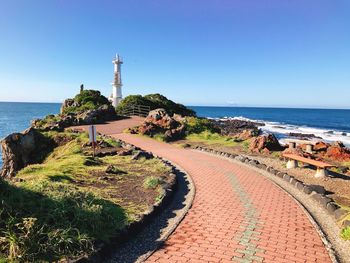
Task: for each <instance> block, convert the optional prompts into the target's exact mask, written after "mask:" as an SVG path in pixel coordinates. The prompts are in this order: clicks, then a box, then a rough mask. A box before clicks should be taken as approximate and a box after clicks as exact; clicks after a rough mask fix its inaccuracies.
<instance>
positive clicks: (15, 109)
mask: <svg viewBox="0 0 350 263" xmlns="http://www.w3.org/2000/svg"><path fill="white" fill-rule="evenodd" d="M60 106H61V105H60V104H59V103H20V102H0V139H1V138H4V137H5V136H7V135H8V134H10V133H13V132H20V131H23V130H25V129H26V128H28V127H29V126H30V123H31V121H32V120H33V119H37V118H42V117H44V116H46V115H48V114H56V113H58V112H59V109H60ZM190 108H192V109H194V110H195V111H196V112H197V115H198V116H201V117H209V118H220V119H222V118H226V119H227V118H234V119H244V120H252V121H259V122H263V123H264V124H265V126H263V127H261V129H262V130H263V131H265V132H273V133H275V134H276V135H277V136H278V137H279V138H281V139H283V138H284V137H286V136H287V134H289V133H290V132H299V133H309V134H310V133H312V134H315V135H316V136H320V137H322V138H323V139H325V140H326V141H330V142H331V141H339V140H340V141H343V142H344V143H345V144H346V145H350V110H331V109H287V108H247V107H199V106H198V107H197V106H192V107H190ZM1 165H2V162H1V160H0V167H1Z"/></svg>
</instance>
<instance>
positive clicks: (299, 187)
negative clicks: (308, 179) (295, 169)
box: [295, 182, 304, 191]
mask: <svg viewBox="0 0 350 263" xmlns="http://www.w3.org/2000/svg"><path fill="white" fill-rule="evenodd" d="M295 186H296V188H298V189H299V190H300V191H303V189H304V184H303V183H302V182H297V183H296V184H295Z"/></svg>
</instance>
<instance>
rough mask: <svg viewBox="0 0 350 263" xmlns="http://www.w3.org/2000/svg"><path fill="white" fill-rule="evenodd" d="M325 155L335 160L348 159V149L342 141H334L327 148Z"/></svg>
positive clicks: (349, 157) (349, 154)
mask: <svg viewBox="0 0 350 263" xmlns="http://www.w3.org/2000/svg"><path fill="white" fill-rule="evenodd" d="M325 157H327V158H329V159H333V160H335V161H343V162H347V161H350V149H349V148H346V147H345V146H344V144H343V143H342V142H335V143H334V144H333V145H331V146H329V147H328V148H327V151H326V154H325Z"/></svg>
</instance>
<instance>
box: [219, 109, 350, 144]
mask: <svg viewBox="0 0 350 263" xmlns="http://www.w3.org/2000/svg"><path fill="white" fill-rule="evenodd" d="M229 119H231V120H241V121H252V122H258V123H263V124H264V126H260V127H259V128H260V129H261V130H262V131H263V132H264V133H274V134H276V135H277V137H278V138H279V140H280V142H281V143H285V139H286V138H287V137H289V136H288V135H289V134H290V133H302V134H314V135H315V136H317V137H320V138H322V140H324V141H326V142H329V143H332V142H335V141H341V142H343V143H344V144H345V145H346V146H347V147H350V133H349V132H344V131H338V130H327V129H321V128H315V127H308V126H296V125H291V124H283V123H279V122H271V121H264V120H254V119H249V118H246V117H243V116H238V117H230V118H227V117H225V118H223V120H229ZM311 140H313V141H320V140H321V139H318V138H312V139H311Z"/></svg>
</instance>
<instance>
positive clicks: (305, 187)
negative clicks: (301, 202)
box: [303, 185, 312, 195]
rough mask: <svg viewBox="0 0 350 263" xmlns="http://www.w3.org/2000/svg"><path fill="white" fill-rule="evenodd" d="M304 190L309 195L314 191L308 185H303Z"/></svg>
mask: <svg viewBox="0 0 350 263" xmlns="http://www.w3.org/2000/svg"><path fill="white" fill-rule="evenodd" d="M303 192H304V193H305V194H307V195H309V194H311V193H312V191H311V189H310V187H309V186H307V185H304V187H303Z"/></svg>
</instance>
